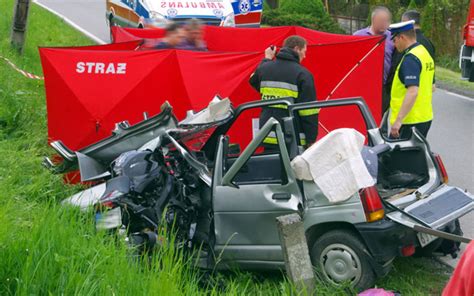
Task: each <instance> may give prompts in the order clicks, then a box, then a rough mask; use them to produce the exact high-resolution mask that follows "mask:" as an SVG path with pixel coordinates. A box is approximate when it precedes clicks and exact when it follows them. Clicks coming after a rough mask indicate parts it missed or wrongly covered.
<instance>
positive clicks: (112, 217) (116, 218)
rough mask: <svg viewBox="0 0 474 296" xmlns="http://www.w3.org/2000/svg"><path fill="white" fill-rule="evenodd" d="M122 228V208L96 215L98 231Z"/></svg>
mask: <svg viewBox="0 0 474 296" xmlns="http://www.w3.org/2000/svg"><path fill="white" fill-rule="evenodd" d="M120 226H122V210H121V209H120V207H116V208H114V209H111V210H108V211H104V212H97V213H96V214H95V227H96V229H114V228H118V227H120Z"/></svg>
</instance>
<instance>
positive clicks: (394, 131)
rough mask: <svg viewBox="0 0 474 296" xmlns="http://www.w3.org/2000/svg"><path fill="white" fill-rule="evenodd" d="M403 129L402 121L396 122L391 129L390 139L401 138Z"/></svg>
mask: <svg viewBox="0 0 474 296" xmlns="http://www.w3.org/2000/svg"><path fill="white" fill-rule="evenodd" d="M401 127H402V123H401V122H400V121H398V120H397V121H395V122H394V123H393V125H392V127H391V128H390V137H392V138H394V139H398V138H400V128H401Z"/></svg>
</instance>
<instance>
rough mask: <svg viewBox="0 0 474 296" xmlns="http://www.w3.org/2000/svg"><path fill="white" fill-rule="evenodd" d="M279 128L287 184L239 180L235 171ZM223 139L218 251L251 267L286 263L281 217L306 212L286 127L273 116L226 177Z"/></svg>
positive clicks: (218, 167) (217, 180)
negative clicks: (241, 182) (278, 220)
mask: <svg viewBox="0 0 474 296" xmlns="http://www.w3.org/2000/svg"><path fill="white" fill-rule="evenodd" d="M273 129H276V135H277V138H278V143H279V148H280V151H281V160H282V163H283V169H284V170H285V172H286V174H287V179H288V181H287V182H286V184H251V185H236V184H235V183H234V182H233V180H234V178H235V176H236V175H237V173H238V172H239V170H240V169H241V168H242V166H244V165H245V164H246V162H247V161H248V160H249V159H250V158H251V157H252V155H253V153H254V151H255V150H256V148H257V147H258V146H260V145H261V143H262V142H263V139H264V138H265V137H266V136H267V135H268V133H270V131H272V130H273ZM223 139H224V138H223V137H222V138H221V140H220V142H219V148H218V153H217V157H216V163H215V168H214V171H215V174H214V183H213V210H214V225H215V236H216V246H215V248H216V250H217V252H219V251H222V256H221V257H222V260H223V263H225V262H226V261H229V260H230V261H232V262H234V263H237V264H239V265H241V263H242V264H244V263H245V264H246V265H249V264H250V265H253V267H251V268H260V267H263V266H262V265H261V264H260V263H262V262H268V263H270V262H283V253H282V251H281V246H280V239H279V235H278V230H277V225H276V222H275V221H276V217H278V216H281V215H285V214H289V213H295V212H300V211H301V210H302V205H303V199H302V194H301V192H300V190H299V187H298V184H297V181H296V178H295V176H294V174H293V171H292V170H291V165H290V159H289V156H288V152H287V150H286V147H285V145H284V135H283V131H282V129H281V126H280V125H279V123H278V121H277V120H275V119H273V118H272V119H270V120H268V121H267V123H266V124H265V125H264V126H263V127H262V129H261V130H260V131H259V133H258V134H257V135H256V137H255V138H254V139H253V140H252V142H251V143H250V144H249V145H248V146H247V147H246V148H245V150H244V151H243V152H242V154H241V155H240V156H239V157H238V158H237V159H236V160H235V162H234V163H233V164H232V166H231V167H230V168H229V170H228V171H227V172H225V174H224V175H223V176H222V170H223V166H222V165H223V161H222V160H223V158H224V155H223V151H224V149H223V145H224V140H223ZM281 193H284V194H286V195H287V196H286V197H285V198H283V199H279V198H276V196H277V195H278V194H281ZM259 262H260V263H259ZM264 265H274V264H264ZM241 266H242V265H241ZM247 267H250V266H247Z"/></svg>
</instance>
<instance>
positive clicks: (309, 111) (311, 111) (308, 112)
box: [298, 108, 319, 116]
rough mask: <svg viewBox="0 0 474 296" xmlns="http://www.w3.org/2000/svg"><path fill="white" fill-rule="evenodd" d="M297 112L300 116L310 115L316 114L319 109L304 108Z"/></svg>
mask: <svg viewBox="0 0 474 296" xmlns="http://www.w3.org/2000/svg"><path fill="white" fill-rule="evenodd" d="M298 114H299V115H300V116H310V115H316V114H319V109H317V108H315V109H306V110H300V111H298Z"/></svg>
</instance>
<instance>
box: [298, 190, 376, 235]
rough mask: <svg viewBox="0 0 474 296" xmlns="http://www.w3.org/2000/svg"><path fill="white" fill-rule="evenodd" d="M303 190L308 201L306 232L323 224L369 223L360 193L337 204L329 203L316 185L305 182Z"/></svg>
mask: <svg viewBox="0 0 474 296" xmlns="http://www.w3.org/2000/svg"><path fill="white" fill-rule="evenodd" d="M303 188H304V196H305V200H306V207H305V212H304V219H303V222H304V226H305V229H306V230H308V229H309V228H311V227H312V226H314V225H318V224H322V223H331V222H337V223H341V222H342V223H350V224H357V223H363V222H366V221H367V218H366V216H365V212H364V208H363V206H362V203H361V200H360V196H359V194H358V193H356V194H354V195H353V196H352V197H351V198H350V199H349V200H347V201H344V202H342V203H337V204H335V203H331V202H329V200H328V199H327V198H326V197H325V196H324V194H323V193H322V192H321V190H320V189H319V188H318V186H317V185H316V183H314V182H312V181H304V182H303Z"/></svg>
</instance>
